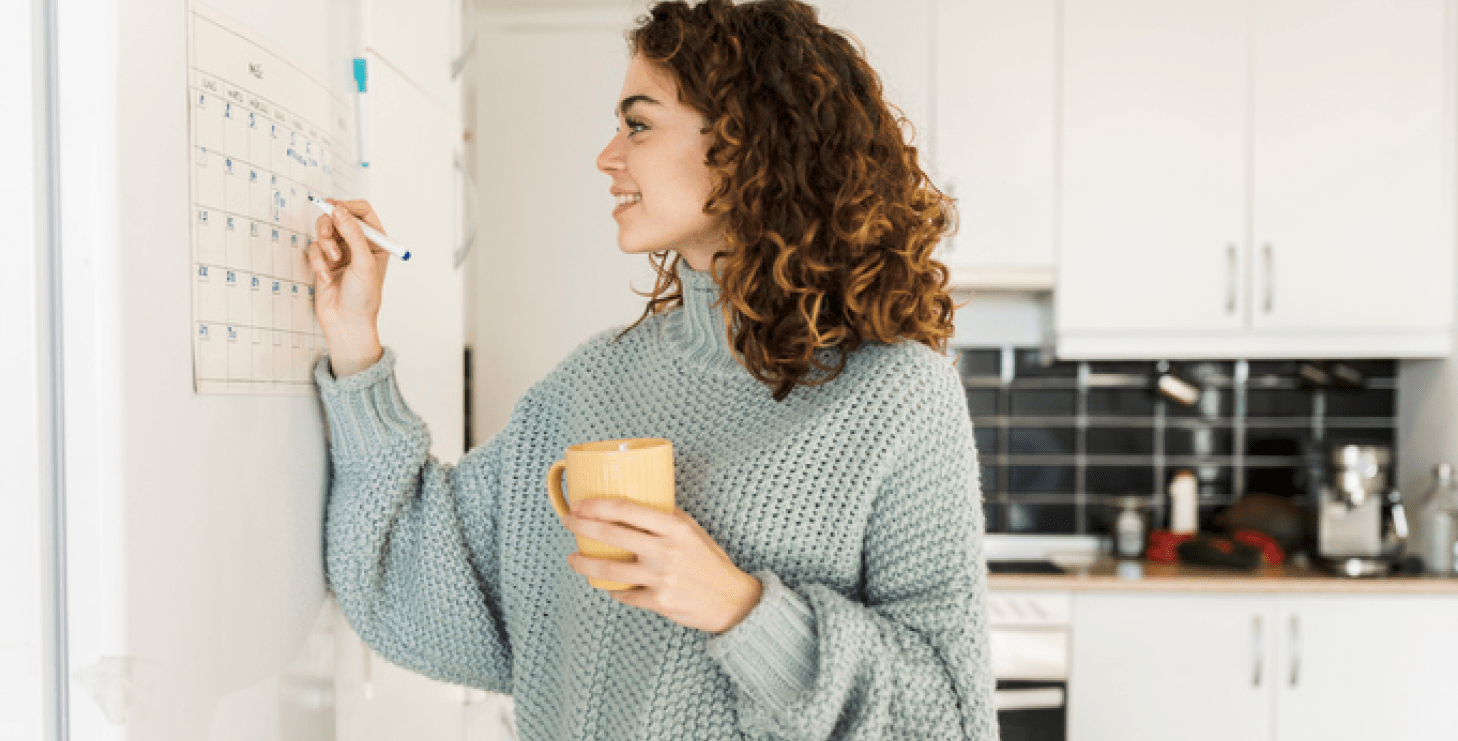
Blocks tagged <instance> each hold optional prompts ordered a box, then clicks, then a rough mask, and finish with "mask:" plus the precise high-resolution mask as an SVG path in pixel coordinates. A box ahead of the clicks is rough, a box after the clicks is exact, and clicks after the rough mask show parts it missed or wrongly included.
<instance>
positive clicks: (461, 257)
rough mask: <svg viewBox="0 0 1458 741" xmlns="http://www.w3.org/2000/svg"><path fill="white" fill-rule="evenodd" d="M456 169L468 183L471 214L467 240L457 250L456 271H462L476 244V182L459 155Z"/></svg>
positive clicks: (467, 192) (468, 205) (468, 206)
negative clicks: (468, 255)
mask: <svg viewBox="0 0 1458 741" xmlns="http://www.w3.org/2000/svg"><path fill="white" fill-rule="evenodd" d="M456 169H457V170H460V171H461V178H462V180H463V181H464V182H465V183H466V208H468V209H470V211H469V213H470V214H471V226H470V227H469V228H468V229H467V230H466V238H465V239H464V240H462V241H461V246H460V247H458V248H456V270H460V269H461V263H463V262H465V261H466V255H467V254H470V252H471V245H473V244H475V243H476V181H474V180H472V179H471V173H470V172H469V171H467V170H466V166H465V164H463V163H462V162H461V155H459V154H457V155H456Z"/></svg>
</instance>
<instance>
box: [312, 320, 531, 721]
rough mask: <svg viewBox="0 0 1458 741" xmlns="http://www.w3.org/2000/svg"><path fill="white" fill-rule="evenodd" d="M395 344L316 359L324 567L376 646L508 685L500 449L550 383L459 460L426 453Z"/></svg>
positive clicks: (412, 662)
mask: <svg viewBox="0 0 1458 741" xmlns="http://www.w3.org/2000/svg"><path fill="white" fill-rule="evenodd" d="M394 367H395V353H394V351H393V350H392V349H390V348H388V347H387V348H384V355H383V356H382V357H381V358H380V360H379V361H377V362H376V363H375V364H374V365H372V366H370V367H369V368H367V369H365V370H363V371H360V372H359V373H355V374H353V375H349V376H346V377H344V378H341V379H337V380H336V379H335V378H334V376H333V374H332V373H331V371H330V366H329V358H328V357H327V356H326V357H324V358H322V359H321V360H320V361H319V362H318V364H317V365H316V366H315V368H314V379H315V381H316V382H317V383H318V385H319V391H320V397H321V399H322V400H323V403H324V408H325V410H326V412H327V416H328V422H329V433H330V437H331V441H330V462H331V464H332V467H333V471H332V476H331V482H330V493H329V501H328V505H327V508H326V513H325V573H326V575H327V577H328V580H329V586H330V588H331V589H332V590H333V591H334V594H335V597H336V599H337V601H338V603H339V607H340V611H341V612H342V613H343V614H344V616H345V618H346V619H347V620H348V621H349V624H350V626H351V627H352V628H354V630H355V631H356V632H357V633H359V635H360V637H361V638H363V639H364V641H365V643H366V644H368V645H369V646H370V647H371V648H372V649H374V650H375V651H376V652H378V653H379V654H380V655H381V656H383V657H384V658H385V659H387V660H389V661H390V662H392V663H395V664H397V665H399V666H403V667H405V668H408V669H411V670H413V671H416V672H418V673H420V674H423V675H425V676H428V677H431V678H432V679H437V680H440V681H445V682H451V683H455V684H462V685H467V686H470V687H475V688H478V689H483V690H489V691H493V692H499V693H503V694H509V693H510V692H511V686H512V671H511V663H512V662H511V646H510V644H509V643H508V641H507V637H506V633H505V631H504V630H503V624H504V623H503V621H502V605H501V594H500V586H499V582H498V573H499V572H498V564H499V561H498V556H497V531H496V527H497V510H498V506H499V505H498V497H499V495H500V492H501V486H502V483H501V461H502V456H503V452H504V451H506V450H507V449H509V448H511V447H512V446H516V445H519V444H521V440H522V437H523V433H524V431H525V430H526V429H527V427H528V425H540V424H542V423H543V421H544V420H543V419H541V417H542V415H543V414H544V413H545V407H546V406H548V405H546V404H544V402H543V398H542V397H543V395H542V394H541V393H540V392H541V388H542V385H543V384H541V383H539V384H538V385H537V386H534V387H533V388H532V389H531V390H530V391H528V392H527V394H526V395H525V396H523V397H522V399H521V400H520V401H519V402H518V403H517V405H516V408H515V410H514V411H513V413H512V417H511V420H510V422H508V424H507V426H506V427H505V428H504V429H503V430H501V432H499V433H498V434H497V435H496V436H495V437H493V438H492V439H491V440H490V441H489V442H487V443H486V444H484V445H481V446H478V447H476V448H474V449H472V450H470V451H469V452H467V453H466V454H465V455H464V456H462V458H461V460H460V462H459V464H457V465H451V464H446V463H441V462H439V461H438V460H436V459H435V458H434V457H433V456H430V455H428V453H427V451H428V450H429V448H430V433H429V431H428V430H427V429H426V425H425V422H424V421H423V420H421V418H420V417H419V416H417V415H416V414H415V413H414V412H412V411H411V410H410V408H409V407H408V406H407V405H406V404H405V400H404V399H403V398H402V397H401V395H400V389H399V388H398V386H397V385H396V380H395V371H394Z"/></svg>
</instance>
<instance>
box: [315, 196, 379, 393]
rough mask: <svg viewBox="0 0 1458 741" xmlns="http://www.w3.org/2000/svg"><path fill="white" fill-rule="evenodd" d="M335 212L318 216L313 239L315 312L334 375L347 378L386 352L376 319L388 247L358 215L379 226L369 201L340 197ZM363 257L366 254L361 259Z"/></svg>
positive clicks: (371, 363) (366, 221) (331, 199)
mask: <svg viewBox="0 0 1458 741" xmlns="http://www.w3.org/2000/svg"><path fill="white" fill-rule="evenodd" d="M325 200H326V201H328V202H329V203H330V204H332V205H333V206H335V209H334V215H333V216H332V217H331V216H325V215H321V216H320V217H319V219H318V220H317V221H315V222H314V230H315V239H314V243H313V244H311V245H309V265H310V267H312V268H313V271H314V314H315V316H317V317H318V319H319V327H320V329H322V330H323V331H324V338H325V340H326V341H328V343H329V363H330V365H331V366H332V367H333V371H334V376H335V377H336V378H343V377H344V376H347V375H350V374H352V373H358V372H359V371H362V370H364V369H365V368H368V367H370V366H371V365H374V363H375V362H376V361H378V360H379V359H380V356H381V355H382V354H383V350H382V349H381V347H380V336H379V331H378V328H377V325H376V320H377V319H378V318H379V315H380V301H381V296H382V295H383V289H384V285H385V269H386V268H387V267H388V266H389V264H390V253H389V252H388V251H386V250H384V249H381V248H379V247H376V246H374V245H372V244H370V243H369V240H368V239H366V238H365V235H364V231H363V230H361V229H360V227H359V221H358V219H363V220H364V221H365V223H367V224H369V225H370V226H372V227H374V228H376V229H378V230H380V233H381V234H383V233H384V232H385V229H384V227H383V226H381V225H380V217H379V216H377V215H376V214H375V211H374V209H372V208H370V204H369V202H368V201H363V200H358V201H336V200H334V199H333V198H327V199H325ZM359 258H364V259H359Z"/></svg>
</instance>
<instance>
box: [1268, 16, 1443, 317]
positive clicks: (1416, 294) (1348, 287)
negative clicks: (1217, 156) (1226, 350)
mask: <svg viewBox="0 0 1458 741" xmlns="http://www.w3.org/2000/svg"><path fill="white" fill-rule="evenodd" d="M1254 10H1255V19H1254V23H1253V25H1252V27H1253V28H1254V29H1255V36H1254V48H1253V50H1252V53H1253V54H1254V58H1255V60H1256V74H1255V75H1254V77H1253V78H1252V82H1253V83H1254V85H1253V88H1252V91H1251V104H1252V106H1253V108H1252V116H1253V122H1254V126H1253V127H1252V132H1253V134H1254V137H1253V140H1252V142H1251V147H1252V157H1251V164H1252V166H1253V168H1254V171H1253V173H1252V178H1251V179H1252V182H1253V184H1254V187H1253V188H1252V191H1251V197H1252V201H1251V235H1252V238H1253V240H1254V241H1253V242H1252V244H1251V272H1252V275H1253V280H1252V282H1251V288H1252V290H1253V292H1254V295H1253V296H1252V301H1251V302H1250V304H1249V306H1250V316H1251V327H1252V328H1253V329H1254V331H1255V333H1257V334H1259V335H1262V336H1264V335H1267V334H1269V335H1271V336H1277V337H1279V336H1281V335H1282V334H1289V333H1293V332H1308V331H1337V330H1340V331H1353V332H1374V333H1375V332H1388V331H1406V332H1410V333H1413V334H1415V335H1421V334H1445V335H1446V333H1447V332H1448V325H1449V320H1450V317H1452V316H1453V305H1452V304H1453V302H1452V293H1453V290H1452V284H1453V276H1452V273H1453V268H1452V266H1453V253H1454V243H1453V225H1452V214H1453V208H1452V205H1451V204H1452V203H1453V192H1452V189H1451V185H1450V184H1451V180H1452V169H1453V156H1454V155H1453V151H1452V149H1451V145H1450V140H1451V138H1452V137H1451V133H1450V132H1451V129H1452V127H1453V125H1454V122H1453V118H1452V116H1451V115H1449V110H1450V108H1451V94H1450V93H1449V87H1451V84H1452V82H1451V81H1452V77H1451V75H1450V74H1449V72H1448V64H1449V61H1448V59H1447V57H1448V54H1449V48H1450V45H1449V38H1450V35H1451V30H1450V28H1449V26H1450V25H1451V24H1450V23H1449V15H1448V14H1449V10H1450V4H1449V3H1446V2H1443V1H1442V0H1383V1H1382V2H1371V1H1370V0H1258V1H1257V2H1255V3H1254Z"/></svg>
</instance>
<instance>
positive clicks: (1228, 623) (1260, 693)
mask: <svg viewBox="0 0 1458 741" xmlns="http://www.w3.org/2000/svg"><path fill="white" fill-rule="evenodd" d="M1273 614H1274V609H1273V607H1272V600H1270V599H1268V598H1265V597H1254V596H1241V595H1218V596H1204V595H1179V596H1167V595H1145V594H1130V593H1122V594H1120V593H1114V594H1095V593H1088V592H1084V593H1078V594H1075V595H1074V602H1073V665H1072V667H1071V669H1070V675H1069V683H1068V731H1069V738H1070V739H1071V740H1072V741H1106V740H1107V739H1120V740H1121V741H1167V740H1168V739H1173V738H1177V739H1181V741H1196V740H1197V739H1209V740H1210V741H1233V740H1240V741H1247V740H1249V741H1255V740H1256V739H1262V740H1263V739H1267V738H1269V734H1270V718H1271V699H1272V688H1271V683H1272V681H1273V677H1272V676H1271V672H1270V667H1271V662H1270V661H1269V658H1268V657H1270V656H1271V652H1272V650H1273V648H1274V642H1275V641H1274V636H1273V635H1272V632H1273V631H1272V629H1273V627H1274V626H1273V625H1272V624H1271V623H1272V617H1273Z"/></svg>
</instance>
